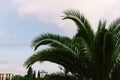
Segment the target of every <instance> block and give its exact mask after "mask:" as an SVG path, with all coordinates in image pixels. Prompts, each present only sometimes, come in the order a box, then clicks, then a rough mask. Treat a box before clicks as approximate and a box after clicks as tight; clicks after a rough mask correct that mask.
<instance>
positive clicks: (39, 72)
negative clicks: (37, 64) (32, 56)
mask: <svg viewBox="0 0 120 80" xmlns="http://www.w3.org/2000/svg"><path fill="white" fill-rule="evenodd" d="M37 77H38V78H40V70H38V75H37Z"/></svg>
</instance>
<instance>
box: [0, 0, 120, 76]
mask: <svg viewBox="0 0 120 80" xmlns="http://www.w3.org/2000/svg"><path fill="white" fill-rule="evenodd" d="M119 3H120V1H119V0H0V72H12V73H14V74H22V75H24V74H25V73H26V69H25V67H23V63H24V61H25V60H26V59H27V58H28V57H29V56H31V55H32V54H33V53H34V51H33V49H32V48H31V47H30V45H31V41H32V40H33V39H34V38H35V37H36V36H38V35H39V34H43V33H55V34H60V35H65V36H69V37H72V36H73V35H74V34H75V32H76V27H75V25H74V23H73V22H71V21H68V20H65V21H62V20H61V17H60V16H62V15H63V13H62V12H63V11H64V10H66V9H78V10H79V11H80V12H81V13H82V14H84V15H85V16H86V17H87V18H88V20H89V21H90V23H91V25H92V26H93V29H94V30H96V28H97V24H98V21H99V20H100V19H106V20H107V22H108V24H109V23H110V22H111V21H113V20H115V19H116V18H118V17H120V5H119ZM33 68H34V69H35V70H39V69H40V70H43V69H44V70H46V71H48V72H54V71H57V70H58V66H57V65H55V64H52V63H48V62H46V63H42V64H35V65H33Z"/></svg>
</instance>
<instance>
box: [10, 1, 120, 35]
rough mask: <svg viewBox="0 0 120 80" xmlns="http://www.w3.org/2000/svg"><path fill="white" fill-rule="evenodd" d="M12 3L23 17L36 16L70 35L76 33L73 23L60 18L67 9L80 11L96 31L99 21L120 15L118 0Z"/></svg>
mask: <svg viewBox="0 0 120 80" xmlns="http://www.w3.org/2000/svg"><path fill="white" fill-rule="evenodd" d="M11 3H12V5H13V7H15V9H16V10H17V12H18V14H19V15H20V16H21V17H25V16H27V15H32V16H36V17H37V18H38V19H39V20H40V21H43V22H49V23H53V24H56V25H57V26H58V27H59V28H61V29H63V30H64V31H65V32H66V33H68V34H69V35H70V33H71V34H73V33H74V31H75V27H73V26H74V25H73V23H69V22H62V20H61V18H60V16H61V15H63V14H62V12H63V11H64V10H66V9H71V8H72V9H78V10H80V12H81V13H83V14H85V16H86V17H87V18H88V19H89V21H90V22H91V24H92V25H93V26H94V29H95V30H96V27H95V26H97V23H98V20H99V19H103V18H107V19H111V18H112V17H111V16H114V15H115V16H116V17H117V16H119V13H120V11H119V8H118V7H119V6H116V5H119V3H118V0H59V1H58V0H11ZM116 12H117V13H116ZM109 15H110V16H109Z"/></svg>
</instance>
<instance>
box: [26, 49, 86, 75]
mask: <svg viewBox="0 0 120 80" xmlns="http://www.w3.org/2000/svg"><path fill="white" fill-rule="evenodd" d="M44 61H50V62H54V63H56V64H60V65H62V66H63V67H65V68H66V69H67V70H69V71H70V72H72V73H79V74H80V75H81V76H83V75H84V77H85V72H84V70H82V67H83V66H82V61H79V59H78V58H76V57H75V55H72V54H70V52H68V51H66V50H63V49H57V48H50V49H45V50H42V51H39V52H37V53H35V54H34V55H32V56H31V57H30V58H29V59H27V60H26V62H25V63H24V65H25V66H26V65H27V67H29V66H31V65H32V64H34V63H35V62H44ZM80 67H81V68H80ZM76 71H77V72H76Z"/></svg>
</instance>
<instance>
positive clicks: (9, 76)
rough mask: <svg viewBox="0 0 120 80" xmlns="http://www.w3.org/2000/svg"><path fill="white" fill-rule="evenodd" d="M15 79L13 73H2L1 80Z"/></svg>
mask: <svg viewBox="0 0 120 80" xmlns="http://www.w3.org/2000/svg"><path fill="white" fill-rule="evenodd" d="M12 77H13V74H12V73H0V80H6V79H7V80H11V79H12Z"/></svg>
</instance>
